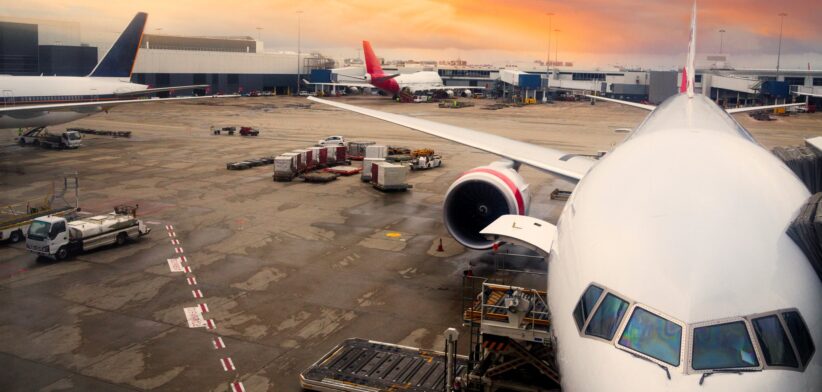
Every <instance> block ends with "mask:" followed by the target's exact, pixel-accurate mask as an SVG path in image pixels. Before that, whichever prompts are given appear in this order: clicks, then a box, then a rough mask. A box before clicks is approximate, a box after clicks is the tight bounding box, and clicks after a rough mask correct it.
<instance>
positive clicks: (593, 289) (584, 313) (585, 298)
mask: <svg viewBox="0 0 822 392" xmlns="http://www.w3.org/2000/svg"><path fill="white" fill-rule="evenodd" d="M601 294H602V289H601V288H599V287H597V286H594V285H590V286H588V289H587V290H585V293H584V294H582V298H580V299H579V303H577V307H576V308H574V320H576V322H577V329H579V330H580V331H581V330H582V326H583V325H585V320H588V315H589V314H591V310H593V309H594V305H596V303H597V300H598V299H599V296H600V295H601Z"/></svg>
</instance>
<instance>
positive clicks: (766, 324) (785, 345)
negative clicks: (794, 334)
mask: <svg viewBox="0 0 822 392" xmlns="http://www.w3.org/2000/svg"><path fill="white" fill-rule="evenodd" d="M751 323H752V324H753V328H754V331H756V339H757V340H758V341H759V347H760V348H761V349H762V355H763V356H764V357H765V363H766V364H768V366H787V367H797V366H798V364H797V362H796V357H795V356H794V355H793V348H792V347H791V342H790V341H789V340H788V335H787V334H786V333H785V330H784V329H783V328H782V324H781V323H780V322H779V318H778V317H776V315H775V314H774V315H770V316H766V317H760V318H756V319H753V320H752V321H751Z"/></svg>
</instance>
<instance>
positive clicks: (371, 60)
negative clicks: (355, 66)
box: [362, 41, 384, 76]
mask: <svg viewBox="0 0 822 392" xmlns="http://www.w3.org/2000/svg"><path fill="white" fill-rule="evenodd" d="M362 51H363V52H364V54H365V70H366V72H368V74H369V75H371V76H380V75H383V74H384V72H383V70H382V66H380V59H378V58H377V55H375V54H374V49H371V43H370V42H368V41H362Z"/></svg>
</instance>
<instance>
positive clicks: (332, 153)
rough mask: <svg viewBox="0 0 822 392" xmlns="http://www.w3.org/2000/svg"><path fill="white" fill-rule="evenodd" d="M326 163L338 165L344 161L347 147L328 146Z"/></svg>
mask: <svg viewBox="0 0 822 392" xmlns="http://www.w3.org/2000/svg"><path fill="white" fill-rule="evenodd" d="M326 149H327V150H328V164H329V165H338V164H341V163H343V162H345V161H346V158H347V150H348V149H347V148H346V147H345V146H328V147H326Z"/></svg>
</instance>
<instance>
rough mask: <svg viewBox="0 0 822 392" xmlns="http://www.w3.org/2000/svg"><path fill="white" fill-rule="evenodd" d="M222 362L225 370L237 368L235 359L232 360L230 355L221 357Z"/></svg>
mask: <svg viewBox="0 0 822 392" xmlns="http://www.w3.org/2000/svg"><path fill="white" fill-rule="evenodd" d="M220 364H221V365H223V370H225V371H227V372H233V371H235V370H237V368H235V367H234V361H232V360H231V358H230V357H225V358H220Z"/></svg>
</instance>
